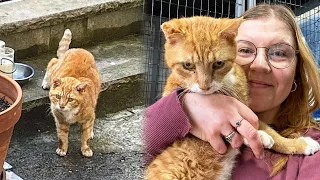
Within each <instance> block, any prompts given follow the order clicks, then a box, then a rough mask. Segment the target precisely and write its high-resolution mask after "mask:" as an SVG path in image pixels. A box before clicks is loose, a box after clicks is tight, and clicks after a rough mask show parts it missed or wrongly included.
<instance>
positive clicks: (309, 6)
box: [143, 0, 320, 116]
mask: <svg viewBox="0 0 320 180" xmlns="http://www.w3.org/2000/svg"><path fill="white" fill-rule="evenodd" d="M258 3H273V4H284V5H286V6H288V7H290V8H291V9H292V10H293V12H294V13H295V15H296V16H297V21H298V22H299V25H300V27H301V30H302V32H303V34H304V36H305V40H306V42H307V43H308V44H309V46H310V48H311V50H312V51H313V53H314V56H315V57H316V59H317V61H318V64H319V62H320V30H319V26H320V20H319V17H320V1H319V0H145V2H144V18H145V20H144V27H143V35H144V45H145V46H144V47H145V49H144V51H145V53H146V58H147V59H146V63H145V68H146V78H145V96H146V104H147V105H151V104H153V103H154V102H155V101H157V100H158V99H159V98H160V97H161V93H162V91H163V87H164V84H165V81H166V78H167V76H168V73H169V71H168V69H167V68H166V66H165V64H164V56H163V53H164V51H163V44H164V37H163V34H162V32H161V30H160V25H161V24H162V23H163V22H165V21H167V20H169V19H171V18H179V17H190V16H195V15H207V16H212V17H230V18H233V17H239V16H240V15H241V14H242V13H243V12H244V11H245V10H246V9H248V8H250V7H253V6H255V5H256V4H258ZM319 116H320V113H319Z"/></svg>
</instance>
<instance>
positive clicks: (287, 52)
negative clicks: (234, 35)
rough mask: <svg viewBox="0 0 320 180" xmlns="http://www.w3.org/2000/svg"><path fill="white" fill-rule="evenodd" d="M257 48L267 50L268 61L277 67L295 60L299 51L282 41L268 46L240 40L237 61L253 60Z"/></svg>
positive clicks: (282, 67)
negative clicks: (259, 45)
mask: <svg viewBox="0 0 320 180" xmlns="http://www.w3.org/2000/svg"><path fill="white" fill-rule="evenodd" d="M258 48H264V49H266V50H267V59H268V63H269V64H271V65H272V66H273V67H275V68H277V69H284V68H287V67H289V66H290V65H291V64H292V63H293V62H294V61H295V56H296V54H297V53H299V51H298V50H295V49H294V48H293V47H292V46H291V45H289V44H287V43H283V42H281V43H277V44H273V45H271V46H270V47H256V46H255V45H254V44H253V43H252V42H249V41H244V40H241V41H238V42H237V63H238V64H239V65H246V64H249V63H251V62H253V61H254V60H255V59H256V57H257V54H258V53H257V50H258Z"/></svg>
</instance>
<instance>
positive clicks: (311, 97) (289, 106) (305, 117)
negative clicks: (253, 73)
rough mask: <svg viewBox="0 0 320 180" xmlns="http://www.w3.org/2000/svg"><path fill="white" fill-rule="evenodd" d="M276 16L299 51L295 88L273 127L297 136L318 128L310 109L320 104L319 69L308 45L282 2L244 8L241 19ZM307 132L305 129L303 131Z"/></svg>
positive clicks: (282, 162) (276, 167)
mask: <svg viewBox="0 0 320 180" xmlns="http://www.w3.org/2000/svg"><path fill="white" fill-rule="evenodd" d="M270 17H271V18H276V19H278V20H280V21H282V22H283V23H284V24H286V26H287V28H288V30H289V31H290V32H291V34H292V36H294V37H295V38H294V39H295V40H296V42H295V43H296V47H297V50H299V53H298V55H297V60H298V63H297V67H296V75H295V82H296V83H297V89H296V90H295V91H294V92H291V93H290V94H289V96H288V97H287V99H286V100H285V101H284V102H283V103H282V104H281V106H280V109H279V111H278V112H277V116H276V119H275V120H274V125H275V129H276V130H277V131H278V132H279V133H280V134H281V135H282V136H285V137H299V136H301V133H303V130H308V129H309V128H316V129H320V126H319V124H318V123H317V122H316V121H315V120H314V118H313V117H312V112H314V111H315V110H317V109H318V108H319V106H320V78H319V69H318V67H317V64H316V61H315V58H314V56H313V55H312V52H311V51H310V49H309V46H308V45H307V43H306V42H305V39H304V37H303V34H302V32H301V30H300V28H299V26H298V24H297V22H296V19H295V15H294V13H293V12H292V11H291V10H290V9H289V8H287V7H285V6H283V5H275V4H273V5H270V4H260V5H257V6H256V7H253V8H251V9H249V10H247V11H246V12H245V13H244V14H243V15H242V18H243V19H244V21H246V20H250V19H259V18H270ZM305 132H306V131H305ZM287 160H288V156H283V157H282V158H280V159H279V160H278V162H277V163H275V164H274V167H273V172H272V173H271V176H273V175H275V174H276V173H277V172H278V171H280V170H281V169H282V168H283V167H284V166H285V164H286V163H287Z"/></svg>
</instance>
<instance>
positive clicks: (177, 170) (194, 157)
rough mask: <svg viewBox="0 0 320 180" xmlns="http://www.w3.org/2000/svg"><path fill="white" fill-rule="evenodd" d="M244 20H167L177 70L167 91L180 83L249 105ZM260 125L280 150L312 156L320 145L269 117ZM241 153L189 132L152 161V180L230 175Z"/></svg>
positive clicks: (210, 179) (168, 51)
mask: <svg viewBox="0 0 320 180" xmlns="http://www.w3.org/2000/svg"><path fill="white" fill-rule="evenodd" d="M241 22H242V20H241V19H214V18H211V17H191V18H181V19H173V20H170V21H168V22H165V23H163V24H162V26H161V28H162V30H163V33H164V35H165V37H166V43H165V60H166V64H167V65H168V67H169V68H170V69H171V74H170V76H169V77H168V80H167V84H166V86H165V89H164V92H163V96H166V95H167V94H169V93H171V92H172V91H174V90H175V89H176V88H177V87H179V86H180V87H182V88H183V89H185V90H186V91H191V92H195V93H201V94H211V93H223V94H226V95H230V96H233V97H235V98H237V99H239V100H240V101H242V102H243V103H245V104H247V103H248V99H249V96H248V87H247V80H246V76H245V73H244V71H243V70H242V68H241V67H240V66H239V65H237V64H236V63H234V61H235V58H236V42H235V36H236V33H237V29H238V27H239V25H240V23H241ZM259 129H260V130H259V131H258V133H259V135H260V137H261V140H262V143H263V145H264V146H265V147H266V148H272V149H274V150H275V151H277V152H281V153H284V154H292V153H298V154H305V155H310V154H313V153H315V152H316V151H318V150H319V149H320V146H319V144H318V143H317V142H316V141H314V140H313V139H311V138H309V137H300V138H297V139H287V138H284V137H281V136H280V135H279V134H278V133H277V132H276V131H274V130H273V129H271V128H270V127H269V126H267V125H266V124H265V123H263V122H260V127H259ZM245 142H246V141H245ZM238 153H239V151H238V150H235V149H232V148H231V147H229V149H228V151H227V153H226V154H225V155H220V154H219V153H217V152H216V151H214V149H213V148H212V147H211V145H210V144H209V143H208V142H205V141H202V140H200V139H198V138H196V137H194V136H192V135H189V136H188V137H186V138H184V139H183V140H177V141H176V142H174V143H173V145H171V146H170V147H168V148H167V149H165V150H164V151H163V152H162V153H161V154H160V155H158V156H157V157H156V158H155V159H154V160H153V161H152V162H151V164H150V165H149V166H148V167H147V169H146V179H148V180H154V179H157V180H169V179H170V180H172V179H175V180H177V179H181V180H182V179H183V180H187V179H194V180H215V179H217V180H224V179H230V178H231V172H232V168H233V166H234V163H235V157H236V155H237V154H238Z"/></svg>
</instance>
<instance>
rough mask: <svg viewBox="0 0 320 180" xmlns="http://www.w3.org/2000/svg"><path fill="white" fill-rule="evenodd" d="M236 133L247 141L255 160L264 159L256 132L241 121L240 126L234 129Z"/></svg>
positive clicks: (248, 124)
mask: <svg viewBox="0 0 320 180" xmlns="http://www.w3.org/2000/svg"><path fill="white" fill-rule="evenodd" d="M236 128H237V131H238V132H239V133H240V134H241V135H242V136H243V137H244V138H246V139H247V141H248V144H249V146H250V148H251V149H252V151H253V153H254V155H255V156H256V157H257V158H260V159H262V158H264V153H263V152H264V149H263V144H262V142H261V140H260V137H259V134H258V131H257V129H256V128H254V127H253V126H252V125H251V124H250V123H249V122H248V121H247V120H245V119H243V120H242V121H241V125H240V126H238V127H236Z"/></svg>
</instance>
